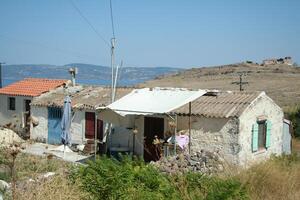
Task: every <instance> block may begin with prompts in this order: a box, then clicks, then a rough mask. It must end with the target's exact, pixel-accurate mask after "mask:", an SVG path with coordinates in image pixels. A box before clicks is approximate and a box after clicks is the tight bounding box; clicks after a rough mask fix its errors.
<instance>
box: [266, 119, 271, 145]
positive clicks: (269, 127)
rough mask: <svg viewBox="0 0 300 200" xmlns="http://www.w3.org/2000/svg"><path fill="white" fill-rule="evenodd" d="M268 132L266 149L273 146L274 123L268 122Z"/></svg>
mask: <svg viewBox="0 0 300 200" xmlns="http://www.w3.org/2000/svg"><path fill="white" fill-rule="evenodd" d="M266 123H267V132H266V148H268V147H270V146H271V128H272V123H271V121H269V120H268V121H267V122H266Z"/></svg>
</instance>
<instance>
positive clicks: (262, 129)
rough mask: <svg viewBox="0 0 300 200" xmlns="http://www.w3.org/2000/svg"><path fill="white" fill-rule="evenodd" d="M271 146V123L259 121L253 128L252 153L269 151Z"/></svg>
mask: <svg viewBox="0 0 300 200" xmlns="http://www.w3.org/2000/svg"><path fill="white" fill-rule="evenodd" d="M270 145H271V121H268V120H264V121H257V122H256V123H255V124H253V126H252V151H253V152H256V151H258V150H262V149H268V148H269V147H270Z"/></svg>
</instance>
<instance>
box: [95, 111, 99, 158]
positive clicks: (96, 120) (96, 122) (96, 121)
mask: <svg viewBox="0 0 300 200" xmlns="http://www.w3.org/2000/svg"><path fill="white" fill-rule="evenodd" d="M97 128H98V116H97V111H96V112H95V134H94V135H95V136H94V142H95V144H94V145H95V160H96V156H97V131H98V130H97Z"/></svg>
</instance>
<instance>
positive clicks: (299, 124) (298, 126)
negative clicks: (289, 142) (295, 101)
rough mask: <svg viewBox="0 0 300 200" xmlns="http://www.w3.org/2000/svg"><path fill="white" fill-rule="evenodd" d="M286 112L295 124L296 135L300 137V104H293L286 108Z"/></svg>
mask: <svg viewBox="0 0 300 200" xmlns="http://www.w3.org/2000/svg"><path fill="white" fill-rule="evenodd" d="M285 113H286V115H287V117H288V119H289V120H291V122H292V125H293V131H294V135H295V137H300V106H299V105H296V106H291V107H288V108H286V109H285Z"/></svg>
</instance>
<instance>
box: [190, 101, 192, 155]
mask: <svg viewBox="0 0 300 200" xmlns="http://www.w3.org/2000/svg"><path fill="white" fill-rule="evenodd" d="M191 114H192V102H189V154H191V143H192V141H191Z"/></svg>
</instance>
